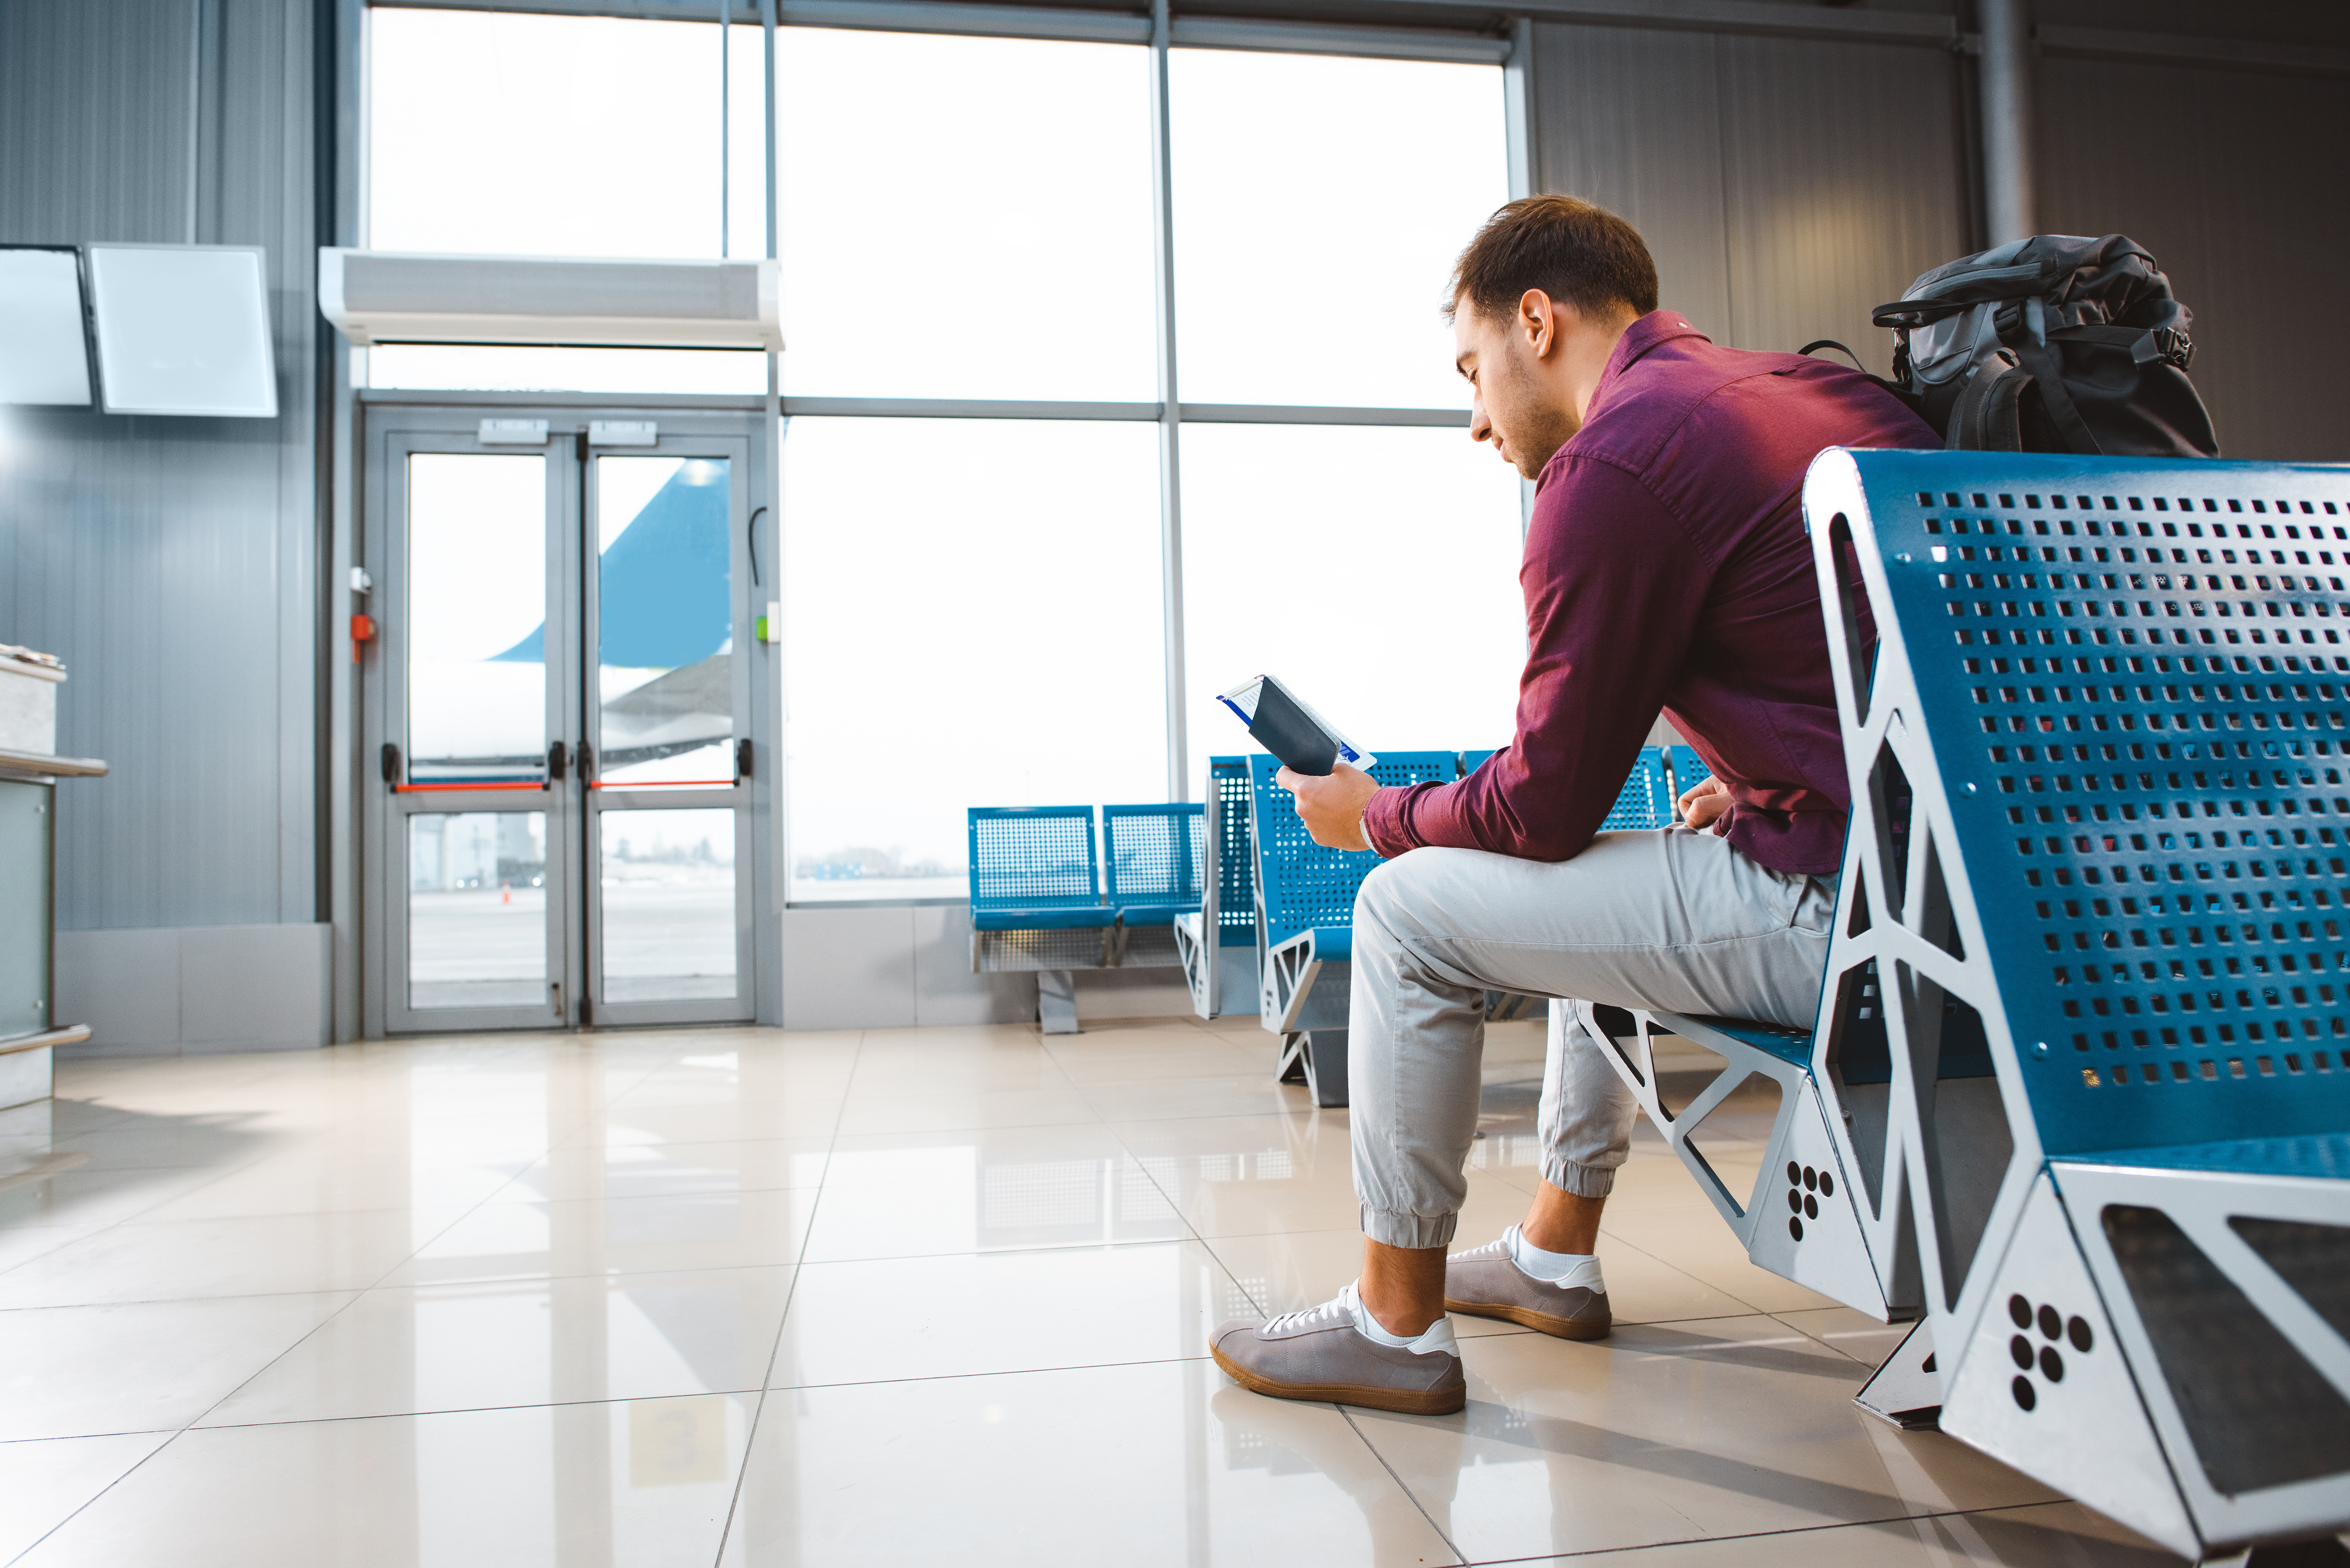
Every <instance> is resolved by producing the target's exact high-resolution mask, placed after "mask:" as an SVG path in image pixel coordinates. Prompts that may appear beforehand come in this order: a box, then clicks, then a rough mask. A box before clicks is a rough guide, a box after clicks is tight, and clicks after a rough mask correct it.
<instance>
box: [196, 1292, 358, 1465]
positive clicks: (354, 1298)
mask: <svg viewBox="0 0 2350 1568" xmlns="http://www.w3.org/2000/svg"><path fill="white" fill-rule="evenodd" d="M366 1295H367V1292H366V1291H354V1292H352V1293H351V1298H350V1300H348V1301H347V1302H345V1303H342V1304H341V1305H340V1306H338V1307H337V1308H335V1310H334V1311H332V1312H330V1313H328V1314H327V1315H326V1316H324V1317H322V1318H320V1319H319V1320H318V1321H317V1323H314V1324H311V1325H310V1326H309V1328H308V1329H307V1331H306V1332H304V1333H302V1334H297V1335H296V1337H295V1339H294V1342H293V1343H292V1344H291V1345H287V1346H286V1348H285V1349H283V1350H281V1351H279V1352H278V1353H277V1354H276V1355H273V1356H271V1357H269V1359H267V1360H266V1361H264V1362H263V1363H262V1364H261V1365H260V1366H256V1367H255V1368H254V1369H253V1370H252V1372H250V1373H248V1374H247V1375H246V1376H244V1377H242V1378H240V1379H238V1380H237V1382H236V1383H234V1385H232V1386H230V1387H228V1388H226V1389H224V1390H223V1391H222V1393H221V1396H220V1397H218V1398H217V1399H214V1400H213V1402H212V1403H211V1404H209V1405H206V1406H205V1407H203V1409H201V1410H199V1411H197V1412H196V1413H195V1415H194V1416H192V1417H190V1418H189V1419H188V1421H187V1422H186V1423H185V1424H184V1425H182V1427H181V1428H180V1430H179V1433H178V1434H177V1435H175V1436H174V1437H173V1438H172V1442H177V1441H178V1440H179V1438H180V1437H183V1436H185V1435H186V1434H187V1433H189V1432H191V1431H193V1430H194V1429H195V1428H196V1427H197V1426H198V1425H199V1424H200V1423H202V1422H203V1418H204V1417H207V1416H209V1415H211V1414H212V1413H213V1411H215V1410H217V1409H219V1408H220V1407H222V1406H223V1405H225V1404H227V1403H228V1402H229V1401H230V1400H231V1399H234V1398H235V1397H237V1395H238V1394H239V1393H241V1392H242V1391H244V1389H246V1388H249V1387H251V1386H253V1384H254V1383H255V1382H256V1381H257V1380H259V1379H260V1378H261V1377H263V1376H266V1375H267V1373H268V1371H269V1369H270V1368H271V1367H273V1366H276V1365H277V1364H278V1363H279V1362H281V1361H284V1360H285V1359H286V1357H287V1356H289V1355H293V1354H294V1353H295V1352H296V1351H297V1350H299V1349H301V1348H302V1347H303V1346H304V1345H307V1344H309V1343H310V1341H311V1340H312V1339H314V1338H316V1337H317V1335H318V1334H321V1333H322V1332H324V1331H325V1329H326V1327H327V1325H328V1324H331V1323H333V1322H334V1321H335V1320H336V1319H337V1318H339V1317H341V1316H342V1315H343V1314H345V1313H347V1312H348V1311H350V1310H351V1308H353V1307H355V1306H357V1305H359V1302H360V1301H361V1300H362V1299H364V1298H365V1296H366ZM198 1299H202V1298H198ZM165 1446H166V1447H168V1446H169V1444H166V1445H165ZM156 1451H157V1452H158V1453H160V1452H161V1451H162V1450H161V1449H157V1450H156Z"/></svg>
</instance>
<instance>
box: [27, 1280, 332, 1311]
mask: <svg viewBox="0 0 2350 1568" xmlns="http://www.w3.org/2000/svg"><path fill="white" fill-rule="evenodd" d="M375 1288H376V1287H375V1286H373V1285H335V1286H332V1287H329V1288H325V1289H317V1288H314V1289H311V1290H306V1291H224V1292H222V1293H220V1294H218V1295H211V1296H134V1297H132V1298H130V1300H127V1301H119V1302H36V1303H30V1304H27V1305H25V1306H0V1314H6V1313H12V1312H94V1311H97V1310H99V1309H100V1308H105V1307H129V1306H185V1305H187V1304H188V1303H192V1302H245V1301H272V1300H275V1299H276V1298H277V1297H280V1296H341V1295H348V1296H353V1297H358V1296H363V1295H365V1294H367V1293H368V1292H369V1291H371V1290H373V1289H375Z"/></svg>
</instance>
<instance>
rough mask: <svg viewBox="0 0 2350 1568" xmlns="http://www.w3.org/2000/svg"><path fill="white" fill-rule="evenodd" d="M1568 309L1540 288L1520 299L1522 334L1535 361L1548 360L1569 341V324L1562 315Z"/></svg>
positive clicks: (1529, 290)
mask: <svg viewBox="0 0 2350 1568" xmlns="http://www.w3.org/2000/svg"><path fill="white" fill-rule="evenodd" d="M1568 308H1570V307H1569V306H1564V305H1561V304H1560V303H1559V302H1558V301H1557V300H1555V299H1553V298H1552V297H1551V296H1549V295H1547V294H1544V292H1543V291H1542V290H1541V289H1538V288H1530V289H1528V290H1526V291H1525V293H1523V294H1522V295H1520V296H1518V320H1517V327H1518V331H1519V332H1520V334H1521V335H1523V337H1524V338H1525V342H1526V347H1527V348H1531V349H1532V350H1534V358H1537V359H1544V358H1549V357H1550V354H1551V351H1552V350H1553V349H1555V348H1557V347H1558V346H1559V344H1560V342H1561V341H1562V340H1563V339H1564V338H1565V335H1566V323H1565V321H1564V320H1562V319H1560V313H1561V312H1562V311H1564V310H1565V309H1568Z"/></svg>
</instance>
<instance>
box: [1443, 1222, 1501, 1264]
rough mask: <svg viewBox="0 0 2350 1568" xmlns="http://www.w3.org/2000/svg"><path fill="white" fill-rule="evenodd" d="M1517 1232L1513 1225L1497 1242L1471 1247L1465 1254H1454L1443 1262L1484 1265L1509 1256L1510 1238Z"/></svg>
mask: <svg viewBox="0 0 2350 1568" xmlns="http://www.w3.org/2000/svg"><path fill="white" fill-rule="evenodd" d="M1516 1231H1517V1227H1516V1226H1514V1225H1513V1226H1511V1227H1510V1229H1509V1231H1504V1232H1503V1235H1502V1239H1501V1240H1500V1241H1488V1242H1486V1243H1485V1244H1484V1245H1483V1246H1482V1247H1471V1248H1470V1249H1469V1251H1465V1252H1454V1253H1452V1254H1451V1256H1449V1257H1447V1258H1446V1259H1445V1260H1444V1261H1445V1262H1448V1263H1485V1262H1492V1261H1493V1260H1494V1259H1496V1258H1507V1257H1509V1256H1510V1237H1511V1236H1512V1235H1513V1234H1514V1233H1515V1232H1516Z"/></svg>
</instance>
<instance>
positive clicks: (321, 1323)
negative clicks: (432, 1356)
mask: <svg viewBox="0 0 2350 1568" xmlns="http://www.w3.org/2000/svg"><path fill="white" fill-rule="evenodd" d="M548 1147H549V1148H550V1149H551V1148H552V1147H553V1146H552V1144H550V1145H549V1146H548ZM546 1155H547V1150H546V1149H542V1150H541V1151H540V1152H539V1154H538V1156H537V1158H538V1159H542V1160H543V1159H545V1158H546ZM533 1163H534V1164H535V1163H536V1161H534V1162H533ZM525 1168H528V1167H525ZM519 1179H521V1178H520V1176H519V1175H517V1176H515V1177H513V1178H510V1179H508V1181H507V1182H506V1183H505V1184H504V1185H501V1186H500V1187H497V1188H494V1189H492V1190H491V1191H490V1192H489V1193H487V1194H484V1196H483V1198H482V1199H480V1200H479V1201H477V1202H475V1203H474V1204H473V1205H472V1206H471V1207H470V1208H467V1209H465V1210H463V1211H462V1212H460V1213H458V1214H457V1215H455V1216H454V1217H452V1219H451V1220H449V1222H448V1224H446V1225H443V1226H442V1228H441V1229H440V1230H438V1231H434V1232H433V1233H432V1235H431V1236H429V1237H427V1238H425V1240H424V1241H421V1243H417V1244H415V1245H414V1246H412V1247H411V1250H410V1251H409V1252H408V1253H407V1255H406V1256H404V1257H402V1258H401V1259H400V1261H399V1262H395V1263H393V1264H392V1265H391V1266H390V1267H389V1268H387V1269H385V1270H384V1271H383V1272H381V1273H380V1274H378V1275H377V1276H376V1277H375V1279H374V1280H372V1281H370V1282H369V1283H367V1284H365V1285H363V1286H360V1287H359V1289H357V1290H356V1291H354V1292H353V1293H352V1294H351V1297H350V1299H349V1300H348V1301H347V1302H345V1303H342V1304H341V1305H340V1306H338V1307H337V1308H336V1309H335V1310H334V1311H333V1312H330V1313H328V1314H327V1315H326V1316H325V1317H323V1318H321V1319H319V1320H318V1321H317V1323H315V1324H311V1325H310V1328H309V1330H308V1332H307V1333H305V1334H301V1335H300V1336H298V1337H297V1338H296V1339H295V1341H294V1343H293V1344H291V1345H287V1346H286V1348H285V1349H283V1350H281V1351H279V1352H278V1353H277V1354H276V1355H273V1356H271V1357H270V1358H269V1359H268V1360H267V1361H265V1362H264V1363H262V1365H261V1366H257V1367H255V1369H254V1370H253V1372H252V1373H251V1374H250V1375H249V1376H246V1377H244V1379H243V1380H242V1381H240V1382H238V1383H237V1384H236V1385H235V1386H233V1387H231V1388H229V1389H228V1390H227V1391H226V1392H224V1393H223V1394H222V1395H221V1397H219V1398H218V1399H215V1400H213V1402H212V1403H211V1404H210V1405H207V1406H206V1407H204V1408H203V1410H202V1411H200V1412H198V1414H197V1415H196V1417H194V1419H193V1420H191V1421H190V1422H189V1423H188V1424H187V1427H186V1428H182V1431H183V1432H184V1431H185V1430H188V1429H192V1428H194V1426H195V1425H196V1423H197V1422H199V1421H202V1420H203V1418H204V1417H206V1416H209V1415H211V1414H212V1413H213V1411H214V1410H217V1409H219V1408H220V1407H221V1406H222V1405H223V1404H224V1403H226V1402H227V1401H228V1400H230V1399H233V1398H234V1397H236V1396H237V1394H238V1393H239V1392H241V1391H242V1390H244V1388H246V1387H248V1386H251V1385H252V1384H253V1382H254V1381H255V1379H256V1378H259V1377H261V1376H263V1375H265V1373H267V1372H268V1371H269V1369H270V1368H271V1367H273V1366H276V1365H277V1364H278V1363H279V1362H281V1361H283V1360H285V1359H286V1357H287V1356H289V1355H293V1354H294V1352H295V1351H296V1350H298V1349H300V1348H301V1347H302V1346H303V1345H307V1344H308V1343H309V1342H310V1340H311V1339H312V1338H313V1337H315V1336H316V1335H317V1334H318V1333H319V1332H320V1331H322V1330H323V1329H325V1328H326V1327H327V1325H328V1324H331V1323H333V1322H334V1321H335V1320H336V1319H338V1318H339V1317H341V1316H342V1315H343V1314H345V1313H347V1312H348V1311H350V1309H351V1308H352V1307H354V1306H356V1305H358V1304H359V1301H360V1300H361V1299H362V1298H364V1297H365V1296H366V1295H367V1293H369V1291H372V1290H376V1289H378V1288H380V1286H382V1285H383V1283H384V1282H386V1281H388V1280H390V1278H391V1277H392V1275H394V1274H396V1273H398V1272H400V1270H402V1269H404V1268H406V1267H408V1266H409V1265H410V1264H411V1263H412V1262H415V1261H416V1260H417V1259H418V1258H419V1257H420V1256H421V1255H422V1253H423V1251H424V1250H425V1249H426V1248H427V1247H430V1246H431V1245H432V1243H433V1242H434V1241H439V1240H440V1239H441V1238H442V1237H443V1236H445V1235H447V1234H448V1233H449V1231H451V1230H452V1229H453V1228H454V1227H456V1226H458V1225H460V1224H462V1223H463V1222H464V1220H465V1219H466V1218H467V1217H468V1216H470V1215H471V1214H473V1211H474V1210H478V1209H480V1208H482V1207H484V1205H486V1204H487V1203H488V1202H489V1200H490V1199H491V1198H493V1197H495V1196H496V1195H497V1193H499V1192H502V1191H504V1189H505V1186H509V1185H512V1183H513V1182H514V1181H516V1180H519ZM410 1234H411V1237H412V1236H413V1235H414V1232H413V1231H411V1232H410ZM249 1294H267V1295H297V1294H317V1292H294V1291H277V1292H254V1293H249ZM185 1299H189V1300H214V1299H218V1298H213V1297H190V1298H185ZM172 1440H173V1441H175V1442H176V1441H177V1440H178V1439H177V1438H173V1439H172ZM167 1446H168V1445H167ZM158 1451H159V1452H160V1451H161V1450H158Z"/></svg>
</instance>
